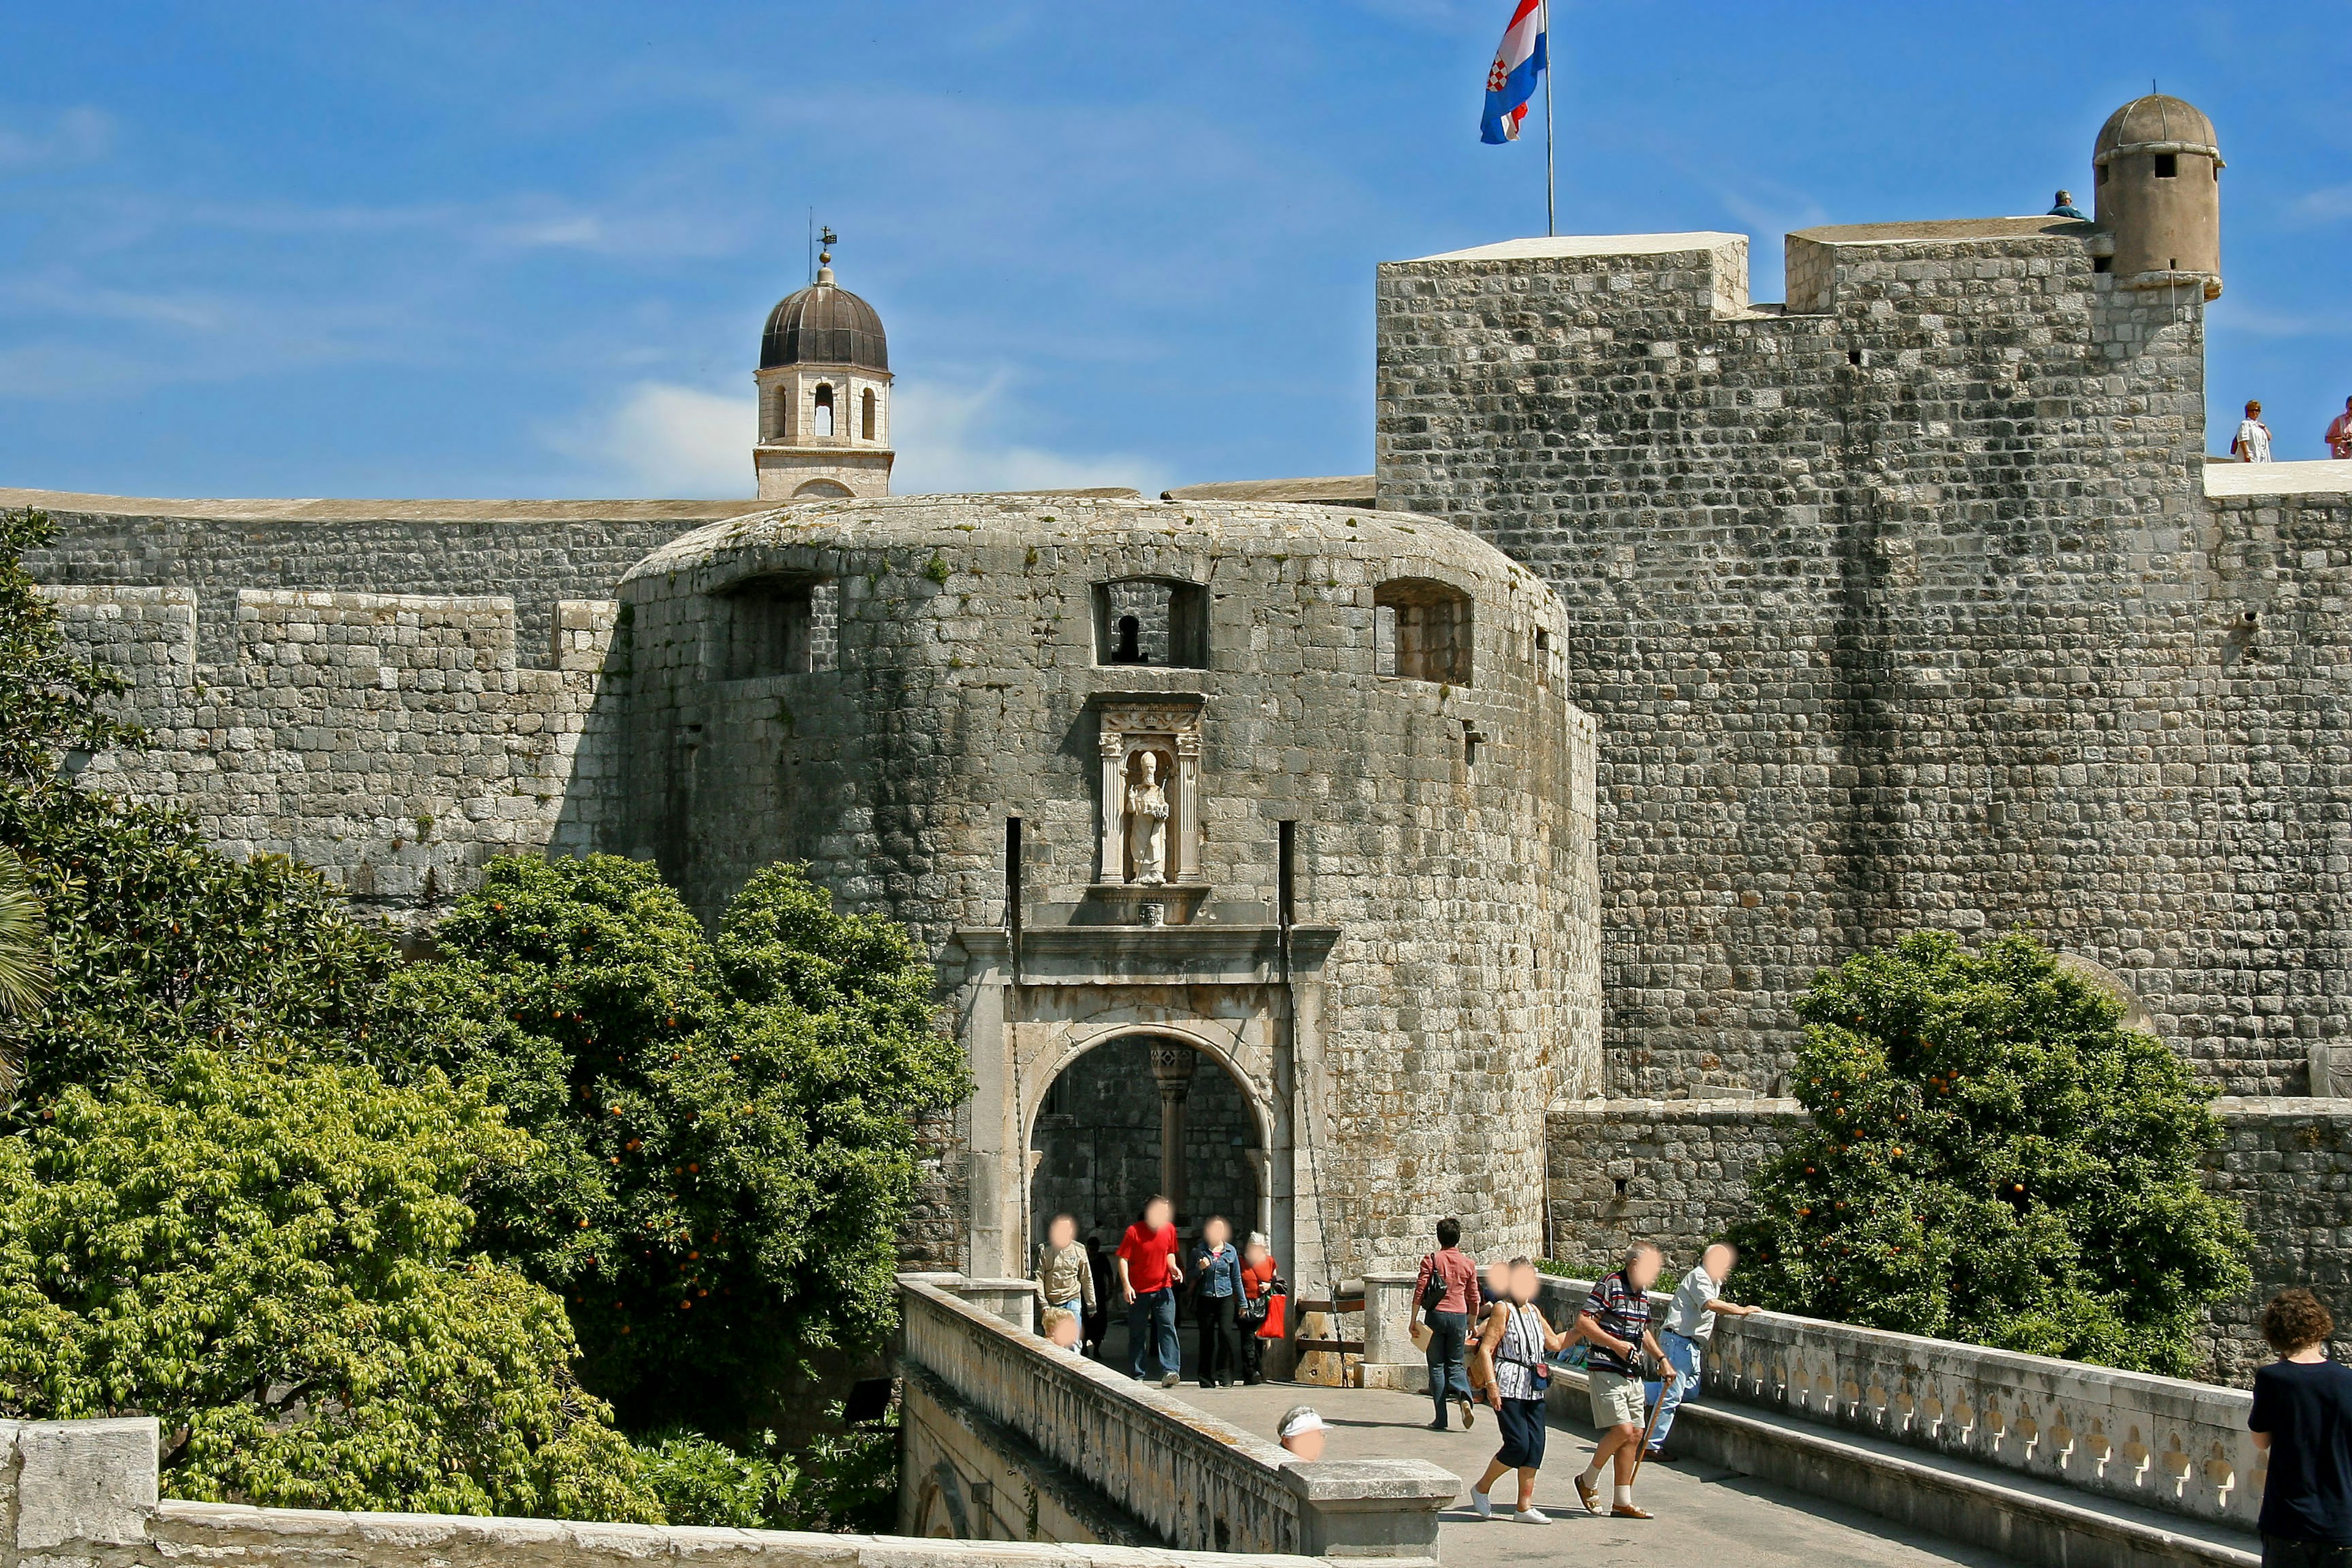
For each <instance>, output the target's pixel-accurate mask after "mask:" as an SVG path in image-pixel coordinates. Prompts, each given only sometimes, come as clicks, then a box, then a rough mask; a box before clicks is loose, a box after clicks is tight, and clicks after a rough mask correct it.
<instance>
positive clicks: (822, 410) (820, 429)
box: [816, 384, 833, 437]
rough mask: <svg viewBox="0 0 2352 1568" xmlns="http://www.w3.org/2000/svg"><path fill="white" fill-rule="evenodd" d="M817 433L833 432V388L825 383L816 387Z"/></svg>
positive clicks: (826, 434)
mask: <svg viewBox="0 0 2352 1568" xmlns="http://www.w3.org/2000/svg"><path fill="white" fill-rule="evenodd" d="M816 434H817V435H818V436H820V437H824V436H830V435H832V434H833V388H832V387H830V386H825V385H823V384H820V385H819V386H818V387H817V389H816Z"/></svg>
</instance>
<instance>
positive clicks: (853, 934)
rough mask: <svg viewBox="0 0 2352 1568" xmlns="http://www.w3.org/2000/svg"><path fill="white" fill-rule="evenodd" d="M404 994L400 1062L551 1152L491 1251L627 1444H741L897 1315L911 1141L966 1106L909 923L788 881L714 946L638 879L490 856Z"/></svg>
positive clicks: (594, 864)
mask: <svg viewBox="0 0 2352 1568" xmlns="http://www.w3.org/2000/svg"><path fill="white" fill-rule="evenodd" d="M438 936H439V943H440V947H441V951H442V952H443V953H444V955H445V956H444V958H443V959H442V960H441V961H439V962H436V963H428V964H419V965H415V966H412V967H410V968H408V969H406V970H404V971H403V972H402V973H400V974H399V975H397V976H395V977H394V981H393V982H392V986H391V991H390V1005H389V1007H388V1008H387V1014H388V1016H394V1017H405V1018H408V1019H411V1020H414V1023H413V1025H412V1027H411V1032H410V1033H409V1034H408V1035H406V1036H405V1037H404V1039H403V1042H402V1045H401V1047H400V1049H401V1051H402V1052H404V1055H403V1056H402V1058H401V1059H402V1060H403V1062H404V1070H407V1071H411V1072H415V1071H420V1070H423V1069H425V1068H430V1067H441V1068H446V1069H447V1070H448V1071H449V1072H450V1073H451V1074H452V1075H453V1076H455V1077H457V1079H460V1080H461V1081H463V1082H465V1083H466V1084H467V1085H469V1086H472V1087H474V1088H476V1089H479V1090H480V1091H481V1092H483V1093H484V1094H485V1095H487V1096H488V1098H489V1099H491V1100H496V1101H499V1102H500V1103H503V1104H505V1105H507V1106H508V1107H509V1108H510V1110H511V1112H512V1114H513V1117H514V1119H515V1121H516V1123H517V1124H518V1125H520V1126H522V1127H525V1128H528V1129H529V1130H530V1131H531V1132H532V1133H533V1134H534V1135H535V1136H536V1137H537V1138H538V1140H539V1142H540V1148H541V1152H540V1153H539V1155H538V1156H537V1157H536V1158H535V1159H534V1160H533V1161H532V1162H531V1163H530V1165H529V1166H528V1167H527V1169H526V1170H525V1171H523V1172H522V1173H520V1175H519V1176H518V1177H517V1178H516V1179H514V1180H513V1181H512V1182H511V1183H510V1184H508V1185H506V1186H505V1187H504V1188H502V1189H501V1190H500V1191H499V1192H497V1193H494V1194H493V1193H486V1194H485V1195H484V1200H483V1205H484V1231H483V1234H484V1237H485V1238H486V1240H487V1241H488V1244H489V1245H490V1246H491V1247H492V1248H493V1249H494V1251H495V1252H496V1253H497V1254H498V1255H499V1257H502V1258H509V1259H511V1260H513V1261H514V1262H516V1263H518V1264H519V1265H520V1266H521V1267H522V1268H524V1269H525V1271H526V1272H528V1273H529V1274H530V1275H531V1277H532V1278H534V1279H539V1280H541V1281H542V1282H544V1283H546V1284H549V1285H551V1286H552V1287H554V1288H555V1289H559V1290H561V1291H562V1292H563V1294H564V1296H565V1298H566V1300H567V1302H568V1303H569V1305H570V1307H571V1311H572V1322H573V1324H574V1325H575V1326H576V1327H577V1329H578V1330H579V1332H580V1337H581V1342H582V1345H583V1350H584V1352H585V1361H584V1363H583V1368H584V1373H583V1375H584V1376H585V1378H586V1381H587V1382H588V1384H589V1386H590V1387H592V1388H594V1389H595V1390H597V1391H598V1392H599V1393H600V1394H604V1396H606V1397H607V1398H610V1399H611V1400H613V1402H614V1405H616V1406H617V1407H618V1408H619V1409H620V1410H621V1412H622V1414H623V1416H624V1418H625V1420H627V1421H628V1422H629V1423H630V1425H631V1426H634V1427H649V1426H660V1425H664V1424H667V1423H671V1422H677V1421H692V1422H694V1423H695V1424H696V1425H698V1426H703V1427H705V1428H706V1429H708V1430H710V1431H712V1432H715V1433H719V1434H721V1435H738V1436H740V1435H741V1434H743V1433H746V1432H749V1431H750V1430H751V1429H752V1428H753V1427H755V1426H758V1425H759V1424H761V1421H762V1420H763V1418H765V1417H766V1416H767V1415H770V1414H772V1400H773V1397H774V1394H775V1391H776V1390H777V1389H778V1388H779V1387H780V1386H782V1385H783V1384H786V1383H788V1382H790V1381H792V1380H794V1379H797V1378H804V1377H807V1376H809V1375H812V1374H813V1373H814V1371H815V1369H816V1367H817V1366H818V1364H819V1363H821V1362H822V1361H823V1360H824V1358H826V1357H827V1356H828V1355H829V1354H833V1353H835V1352H871V1351H873V1350H876V1349H878V1348H879V1346H880V1345H881V1343H882V1342H883V1340H884V1338H885V1337H886V1336H887V1333H888V1332H889V1331H890V1329H891V1327H892V1325H893V1322H894V1321H895V1297H894V1286H893V1282H892V1274H893V1269H894V1267H895V1263H896V1248H897V1240H898V1235H899V1232H900V1230H901V1228H902V1227H903V1225H904V1223H905V1220H906V1218H907V1215H908V1211H909V1208H910V1205H911V1204H912V1202H913V1199H914V1195H915V1192H916V1186H917V1182H918V1179H919V1143H918V1140H917V1132H916V1124H917V1122H918V1121H919V1120H920V1119H921V1118H924V1117H928V1116H932V1115H936V1114H938V1113H940V1112H941V1111H943V1110H946V1109H947V1108H948V1107H950V1106H951V1105H952V1104H953V1103H954V1102H955V1101H956V1100H958V1099H959V1098H961V1095H962V1094H963V1092H964V1089H965V1080H964V1075H963V1069H962V1063H961V1057H960V1055H959V1054H958V1052H957V1051H956V1049H955V1047H954V1045H953V1043H952V1042H951V1041H950V1040H949V1039H947V1038H946V1037H944V1036H943V1035H941V1034H940V1031H939V1030H938V1028H937V1027H936V1026H935V1024H934V1022H933V1019H932V1007H931V1001H930V985H931V976H930V971H929V966H928V965H926V964H925V963H923V962H922V961H921V959H920V957H919V954H917V953H916V952H915V951H914V949H913V947H912V946H911V945H910V944H909V942H908V939H907V936H906V933H905V932H904V931H901V930H899V929H898V927H896V926H894V925H892V924H890V923H889V922H888V921H882V920H878V919H871V918H865V917H856V918H852V917H845V916H842V915H839V914H836V913H835V912H834V911H833V910H832V909H831V907H830V900H829V898H828V896H827V895H826V894H825V893H824V891H823V890H822V889H818V888H816V887H814V886H813V885H811V884H810V883H809V882H808V881H807V880H806V879H804V878H803V876H802V874H801V872H800V871H799V869H798V868H792V867H779V868H771V869H770V870H768V871H765V872H762V873H761V875H760V876H758V877H756V878H754V879H752V881H751V884H750V885H749V886H748V887H746V888H745V889H744V890H743V891H742V893H741V894H740V896H739V897H738V898H737V899H736V900H735V902H734V905H733V906H732V907H731V908H730V910H728V912H727V915H726V918H725V919H724V921H722V922H721V924H720V927H719V932H718V935H717V937H716V938H715V939H709V938H706V937H705V935H704V933H703V931H702V929H701V927H700V926H699V925H698V924H697V923H696V922H695V921H694V919H693V917H692V916H691V915H690V914H688V911H687V910H686V909H685V907H684V906H683V905H682V904H680V903H679V901H678V900H677V895H676V894H675V893H674V892H672V891H671V890H670V889H668V888H667V887H666V886H665V885H664V884H663V883H662V881H661V879H659V877H658V876H657V875H656V873H655V872H654V871H653V870H652V869H651V868H649V867H646V866H643V865H640V864H637V863H635V862H633V861H629V860H624V859H619V858H614V857H610V856H598V857H592V858H587V859H580V860H553V861H547V860H537V859H511V860H501V861H498V862H495V863H493V864H492V865H491V866H490V867H489V868H488V871H487V872H486V873H485V876H484V879H483V883H482V887H481V889H480V890H479V891H478V892H477V893H475V894H473V895H472V896H470V897H468V898H467V899H465V900H461V901H460V902H459V904H458V906H457V908H456V909H455V910H453V911H452V912H451V914H450V915H449V917H448V918H447V919H446V920H445V921H443V923H442V925H441V927H440V930H439V933H438Z"/></svg>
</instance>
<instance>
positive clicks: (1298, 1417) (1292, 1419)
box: [1275, 1405, 1326, 1459]
mask: <svg viewBox="0 0 2352 1568" xmlns="http://www.w3.org/2000/svg"><path fill="white" fill-rule="evenodd" d="M1325 1430H1326V1427H1325V1426H1324V1424H1323V1417H1321V1416H1320V1415H1316V1414H1315V1407H1314V1406H1313V1405H1292V1406H1291V1407H1290V1408H1289V1409H1287V1410H1286V1411H1284V1412H1283V1413H1282V1421H1281V1424H1280V1425H1278V1426H1276V1427H1275V1435H1276V1436H1278V1437H1280V1438H1281V1439H1282V1446H1283V1447H1285V1448H1287V1449H1289V1450H1290V1453H1291V1455H1292V1457H1293V1458H1300V1459H1319V1458H1322V1457H1323V1434H1324V1432H1325Z"/></svg>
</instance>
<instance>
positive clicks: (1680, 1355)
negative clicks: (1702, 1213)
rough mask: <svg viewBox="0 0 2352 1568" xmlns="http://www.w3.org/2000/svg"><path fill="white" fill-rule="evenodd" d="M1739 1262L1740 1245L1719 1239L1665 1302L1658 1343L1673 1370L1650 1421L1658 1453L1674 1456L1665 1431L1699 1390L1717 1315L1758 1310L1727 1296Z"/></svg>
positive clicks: (1657, 1455)
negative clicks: (1702, 1361)
mask: <svg viewBox="0 0 2352 1568" xmlns="http://www.w3.org/2000/svg"><path fill="white" fill-rule="evenodd" d="M1738 1264H1739V1249H1738V1247H1734V1246H1732V1245H1731V1244H1730V1243H1729V1242H1727V1241H1718V1242H1717V1243H1716V1244H1715V1245H1714V1246H1713V1247H1708V1248H1707V1249H1706V1254H1705V1256H1703V1257H1701V1258H1700V1259H1699V1261H1698V1267H1697V1268H1694V1269H1692V1270H1691V1271H1690V1272H1689V1273H1687V1274H1685V1275H1684V1276H1683V1282H1682V1284H1681V1285H1680V1286H1679V1287H1678V1288H1677V1289H1675V1299H1674V1300H1672V1301H1671V1302H1669V1303H1667V1305H1666V1321H1665V1323H1664V1326H1663V1327H1661V1328H1660V1329H1659V1331H1658V1347H1659V1348H1660V1349H1661V1350H1663V1351H1664V1352H1666V1355H1665V1361H1666V1366H1667V1369H1668V1370H1667V1373H1666V1382H1665V1386H1664V1388H1662V1389H1660V1390H1659V1391H1658V1414H1657V1416H1656V1418H1655V1419H1654V1420H1653V1421H1652V1422H1651V1423H1650V1455H1649V1457H1650V1458H1653V1459H1656V1460H1659V1461H1661V1462H1663V1463H1671V1462H1672V1461H1671V1459H1669V1458H1668V1456H1667V1454H1666V1434H1667V1433H1669V1432H1671V1431H1673V1430H1674V1426H1675V1411H1677V1410H1679V1409H1681V1408H1682V1405H1683V1401H1685V1400H1686V1399H1688V1398H1689V1397H1690V1396H1691V1395H1692V1394H1695V1393H1696V1392H1697V1391H1698V1366H1699V1358H1700V1357H1701V1356H1703V1355H1705V1354H1706V1344H1707V1341H1709V1340H1711V1339H1713V1338H1714V1337H1715V1320H1716V1317H1717V1314H1721V1315H1723V1316H1725V1317H1731V1318H1744V1317H1747V1316H1748V1314H1749V1313H1751V1312H1753V1311H1755V1310H1757V1309H1756V1308H1754V1307H1742V1306H1740V1305H1738V1303H1737V1302H1734V1301H1731V1300H1726V1299H1725V1297H1724V1294H1723V1282H1724V1281H1725V1280H1727V1279H1730V1278H1731V1271H1732V1269H1734V1268H1737V1267H1738Z"/></svg>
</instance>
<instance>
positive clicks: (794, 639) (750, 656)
mask: <svg viewBox="0 0 2352 1568" xmlns="http://www.w3.org/2000/svg"><path fill="white" fill-rule="evenodd" d="M720 603H721V604H722V605H725V607H726V613H725V615H724V616H723V617H722V620H721V625H722V626H724V627H725V630H726V647H725V648H724V650H723V657H722V658H721V659H720V661H719V663H720V667H721V668H723V669H724V671H725V679H729V680H749V679H754V678H757V677H760V676H767V675H805V674H807V673H809V672H810V671H811V670H817V669H830V668H833V653H834V633H835V622H836V621H837V620H838V618H839V613H838V612H839V605H840V599H839V595H838V592H837V590H836V588H835V585H834V584H831V583H820V582H814V581H811V580H808V579H805V578H800V579H794V578H782V577H766V578H758V579H755V580H753V581H751V582H750V583H745V584H738V585H737V586H736V587H734V588H731V589H730V590H729V591H728V592H727V593H725V594H724V595H720Z"/></svg>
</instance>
